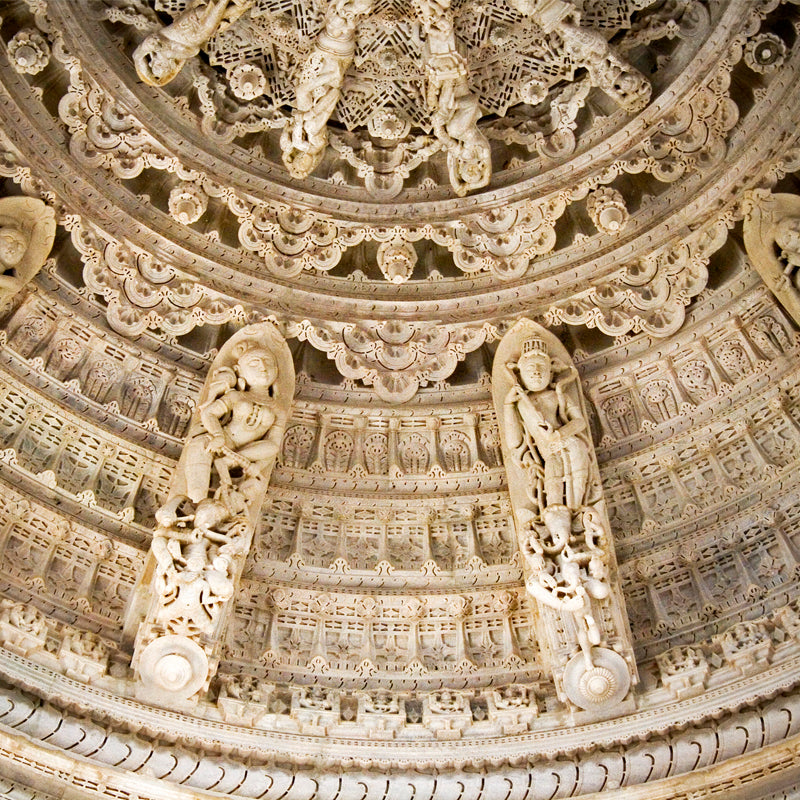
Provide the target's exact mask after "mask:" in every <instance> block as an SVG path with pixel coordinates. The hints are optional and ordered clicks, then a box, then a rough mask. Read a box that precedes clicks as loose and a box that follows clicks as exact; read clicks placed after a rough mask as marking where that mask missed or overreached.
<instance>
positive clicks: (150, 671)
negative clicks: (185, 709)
mask: <svg viewBox="0 0 800 800" xmlns="http://www.w3.org/2000/svg"><path fill="white" fill-rule="evenodd" d="M139 673H140V675H141V679H142V681H143V682H144V683H145V684H146V685H147V686H148V688H151V689H155V690H157V691H160V692H165V693H168V694H169V695H171V696H172V697H175V698H180V699H182V700H187V699H188V698H190V697H191V696H192V695H193V694H195V693H196V692H198V691H199V690H200V689H202V688H203V685H204V684H205V682H206V680H207V679H208V656H207V655H206V654H205V651H204V650H203V648H202V647H200V645H199V644H197V642H194V641H192V640H191V639H187V638H186V637H185V636H161V637H159V638H158V639H154V640H153V641H152V642H150V644H148V645H147V647H145V649H144V652H143V653H142V658H141V661H140V662H139Z"/></svg>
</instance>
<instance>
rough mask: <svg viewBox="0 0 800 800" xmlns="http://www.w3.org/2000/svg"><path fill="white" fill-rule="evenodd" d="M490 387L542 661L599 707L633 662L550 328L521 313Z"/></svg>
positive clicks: (569, 377)
mask: <svg viewBox="0 0 800 800" xmlns="http://www.w3.org/2000/svg"><path fill="white" fill-rule="evenodd" d="M492 393H493V398H494V404H495V409H496V412H497V415H498V424H499V427H500V437H501V442H502V445H503V455H504V460H505V464H506V470H507V473H508V483H509V494H510V497H511V505H512V507H513V511H514V524H515V528H516V534H517V540H518V544H519V548H520V551H521V553H522V557H523V560H524V571H525V587H526V589H527V591H528V593H529V594H530V596H531V598H532V599H533V600H534V601H536V603H537V606H538V614H537V617H538V622H539V624H538V625H537V633H538V637H539V640H540V642H542V646H543V648H544V649H545V663H546V665H547V667H548V668H549V669H550V670H552V672H553V674H554V679H555V683H556V689H557V691H558V693H559V696H560V697H561V698H562V699H564V700H566V699H569V701H570V702H571V703H574V704H575V705H576V706H578V707H579V708H583V709H586V710H591V711H599V712H603V711H607V710H608V709H612V708H614V706H616V705H617V704H619V703H620V702H621V701H622V700H624V698H625V696H626V695H627V693H628V691H629V688H630V686H631V684H632V683H633V682H635V681H636V671H635V666H634V664H635V662H634V661H633V658H632V656H631V655H630V651H631V642H630V633H629V631H628V624H627V619H626V616H625V610H624V609H625V607H624V600H623V599H622V595H621V593H620V591H619V588H618V587H617V586H616V580H617V578H616V559H615V557H614V551H613V541H612V538H611V537H612V532H611V529H610V525H609V522H608V516H607V514H606V510H605V502H604V499H603V490H602V483H601V480H600V474H599V471H598V467H597V461H596V457H595V454H594V448H593V446H592V442H591V436H590V433H589V426H588V418H587V414H586V404H585V401H584V400H583V396H582V393H581V386H580V379H579V376H578V372H577V370H576V369H575V367H574V365H573V364H572V362H571V360H570V358H569V355H568V354H567V351H566V350H565V348H564V346H563V345H562V344H561V343H560V342H559V341H558V340H557V339H556V337H555V336H554V335H553V334H551V333H549V332H548V331H546V330H545V329H544V328H542V327H541V326H539V325H536V324H535V323H533V322H531V321H530V320H521V321H520V322H519V323H518V324H517V325H516V326H515V327H514V328H512V329H511V331H509V332H508V333H507V334H506V336H505V337H504V338H503V341H502V342H501V343H500V346H499V347H498V349H497V353H496V354H495V361H494V367H493V369H492ZM545 643H546V644H545ZM611 647H613V648H614V649H613V650H612V649H610V648H611ZM620 651H622V652H623V653H625V656H627V660H626V658H625V657H624V656H623V655H621V654H620Z"/></svg>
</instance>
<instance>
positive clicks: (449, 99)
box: [419, 0, 492, 196]
mask: <svg viewBox="0 0 800 800" xmlns="http://www.w3.org/2000/svg"><path fill="white" fill-rule="evenodd" d="M419 13H420V17H421V20H422V28H423V31H424V34H425V45H424V47H423V59H424V61H425V72H426V75H427V80H426V87H425V101H426V103H427V105H428V108H429V109H430V110H431V112H432V113H431V123H432V126H433V132H434V133H435V134H436V137H437V138H438V139H439V141H441V142H442V144H443V145H444V149H445V151H446V152H447V166H448V171H449V174H450V183H451V185H452V186H453V189H454V190H455V192H456V194H458V195H459V196H463V195H465V194H467V193H468V192H470V191H472V190H473V189H479V188H481V187H483V186H486V185H487V184H488V183H489V179H490V178H491V169H492V165H491V151H490V148H489V142H488V140H487V139H486V137H485V136H484V135H483V134H482V133H481V132H480V131H479V130H478V120H479V119H480V117H481V108H480V105H479V103H478V100H477V98H476V97H475V96H474V95H473V94H472V92H471V91H470V89H469V82H468V68H467V62H466V59H465V58H464V57H463V56H462V55H461V54H460V53H459V52H458V51H457V49H456V40H455V32H454V30H453V19H452V14H451V13H450V3H449V0H445V2H442V1H441V0H439V2H437V0H424V1H423V2H420V3H419Z"/></svg>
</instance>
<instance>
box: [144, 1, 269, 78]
mask: <svg viewBox="0 0 800 800" xmlns="http://www.w3.org/2000/svg"><path fill="white" fill-rule="evenodd" d="M253 2H254V0H194V2H192V3H190V4H189V6H188V7H187V8H186V9H185V10H184V11H183V12H181V13H180V14H178V16H176V17H175V20H174V22H172V23H171V24H170V25H167V26H166V27H164V28H162V29H161V30H160V31H157V32H156V33H154V34H151V35H150V36H148V37H147V38H146V39H145V40H144V41H143V42H142V43H141V44H140V45H139V46H138V47H137V48H136V50H135V51H134V53H133V63H134V65H135V66H136V72H137V73H138V75H139V77H140V78H141V79H142V80H143V81H144V82H145V83H147V84H149V85H150V86H164V85H165V84H167V83H169V82H170V81H171V80H172V79H173V78H174V77H175V76H176V75H177V74H178V73H179V72H180V71H181V69H183V65H184V64H185V63H186V61H187V60H188V59H190V58H192V56H196V55H197V54H198V53H199V52H200V48H201V47H203V46H204V45H205V44H206V42H208V40H209V39H210V38H211V37H212V36H214V34H216V33H219V32H220V31H222V30H224V29H225V28H226V27H228V26H229V25H231V24H232V23H233V22H235V21H236V20H237V19H239V17H241V16H242V14H244V12H245V11H247V10H248V9H249V8H250V7H251V6H252V5H253Z"/></svg>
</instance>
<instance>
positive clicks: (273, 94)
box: [134, 0, 651, 195]
mask: <svg viewBox="0 0 800 800" xmlns="http://www.w3.org/2000/svg"><path fill="white" fill-rule="evenodd" d="M581 5H582V6H584V7H580V6H581ZM643 5H646V3H640V2H638V0H616V2H606V3H600V4H594V5H590V4H589V3H588V2H587V3H583V4H578V3H573V2H567V1H566V0H489V1H488V2H473V1H472V0H461V2H459V1H458V0H455V2H452V3H451V2H450V0H332V1H331V2H325V1H324V0H308V1H307V2H299V1H298V0H193V1H192V0H190V2H186V0H155V4H154V7H155V10H156V11H157V12H165V13H166V14H168V15H170V17H171V18H172V21H171V22H170V23H169V24H166V25H164V26H163V27H160V28H159V29H158V30H156V31H155V32H154V33H152V34H151V35H150V36H148V37H147V38H146V39H145V40H144V41H143V42H142V44H141V45H140V46H139V47H138V48H137V50H136V52H135V53H134V62H135V64H136V69H137V72H138V74H139V77H140V78H141V79H142V80H143V81H145V82H146V83H149V84H151V85H154V86H163V85H165V84H167V83H169V82H170V81H171V80H173V79H174V78H175V77H176V76H177V74H178V73H179V72H180V70H181V69H182V67H183V66H184V64H185V63H186V62H187V61H188V60H189V59H191V58H193V57H194V56H196V55H198V54H199V53H200V52H201V50H202V51H204V52H205V53H206V55H207V57H208V60H209V63H210V64H211V65H212V66H213V67H216V68H221V70H223V71H224V81H225V82H226V83H227V86H226V87H225V91H226V94H227V95H228V96H229V98H230V100H231V101H232V102H234V103H238V104H239V105H240V106H241V108H242V109H247V110H246V112H245V113H246V115H248V116H250V117H252V118H260V119H262V120H267V127H275V128H277V127H282V128H283V131H282V134H281V137H280V150H281V158H282V161H283V163H284V165H285V166H286V168H287V169H288V171H289V173H290V174H291V175H292V176H293V177H295V178H305V177H307V176H309V175H310V174H311V173H312V172H314V170H315V169H316V168H317V167H318V166H319V164H320V162H321V161H322V159H323V157H324V155H325V152H326V150H327V148H328V147H329V146H333V147H334V149H336V150H337V151H339V152H341V151H342V150H343V149H345V150H348V151H349V154H350V156H351V160H352V159H353V158H357V156H356V154H360V155H361V159H362V160H363V162H364V163H363V169H362V171H364V172H365V173H370V174H368V175H365V177H366V178H367V179H368V180H367V185H368V187H369V186H370V185H371V186H372V187H373V189H374V190H375V191H378V192H380V191H381V190H383V192H384V193H386V194H389V195H391V194H392V192H394V193H395V194H396V193H397V191H399V187H395V186H394V185H393V184H394V183H396V178H395V177H394V176H395V175H396V174H397V170H396V167H397V166H398V165H400V164H403V165H405V170H403V169H401V170H400V173H401V174H402V172H403V171H406V172H407V171H409V170H410V169H413V168H414V167H415V166H417V165H418V164H420V163H423V162H425V161H427V160H429V159H430V158H431V157H432V156H433V155H435V154H436V153H439V152H442V153H443V154H444V155H445V156H446V162H447V171H448V174H449V180H450V184H451V186H452V188H453V190H454V191H455V192H456V194H458V195H465V194H467V193H468V192H470V191H472V190H475V189H480V188H482V187H484V186H486V185H487V184H488V183H489V180H490V178H491V174H492V148H491V145H490V141H489V138H488V137H487V134H486V133H485V132H484V131H483V130H482V129H481V126H480V125H479V123H480V122H481V120H482V119H484V118H486V117H489V116H491V117H493V118H494V119H497V118H504V117H506V115H507V114H508V112H509V110H510V109H516V108H517V107H521V108H523V110H525V108H526V107H527V111H526V113H525V114H524V116H525V117H526V118H528V119H531V118H536V117H541V116H547V115H550V116H552V114H553V113H555V112H554V111H553V110H552V108H553V106H554V105H557V104H561V105H564V104H566V105H571V106H572V112H571V115H572V118H573V120H574V116H575V115H576V114H577V112H578V110H579V109H580V107H581V106H582V105H583V100H584V99H585V96H586V93H587V92H588V90H589V88H590V87H591V86H594V87H597V88H599V89H600V90H601V91H603V92H604V93H605V94H606V95H608V96H609V97H611V98H612V99H613V100H614V101H615V102H616V104H618V105H619V106H620V107H621V108H622V109H624V110H625V111H628V112H636V111H639V110H641V109H642V108H644V106H646V105H647V102H648V100H649V98H650V92H651V88H650V84H649V83H648V81H647V79H646V78H645V77H644V76H643V75H642V74H641V72H639V71H638V70H637V69H636V68H635V67H633V66H632V65H631V64H630V63H629V62H628V61H627V60H626V59H625V58H624V57H623V56H622V55H621V54H620V53H619V52H617V50H616V49H615V48H614V47H613V46H612V45H611V44H609V39H610V38H611V37H613V36H614V35H615V34H617V33H619V32H622V31H626V30H628V28H629V27H630V24H631V14H632V13H633V12H634V11H636V10H637V9H639V8H641V7H642V6H643ZM219 74H220V72H219V71H218V72H217V75H219ZM581 94H582V97H581ZM568 116H569V115H568ZM255 127H258V126H255ZM251 129H255V128H253V127H252V126H251ZM564 129H565V130H564V134H563V137H564V138H565V139H569V134H568V131H569V130H570V125H569V121H567V122H566V123H565V125H564ZM387 165H388V166H389V167H390V168H389V169H385V167H386V166H387ZM382 172H383V173H385V174H387V175H390V176H393V177H391V178H387V179H386V180H387V181H388V182H389V184H387V185H386V186H383V185H382V183H381V179H380V175H381V173H382ZM400 186H402V183H401V184H400Z"/></svg>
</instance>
